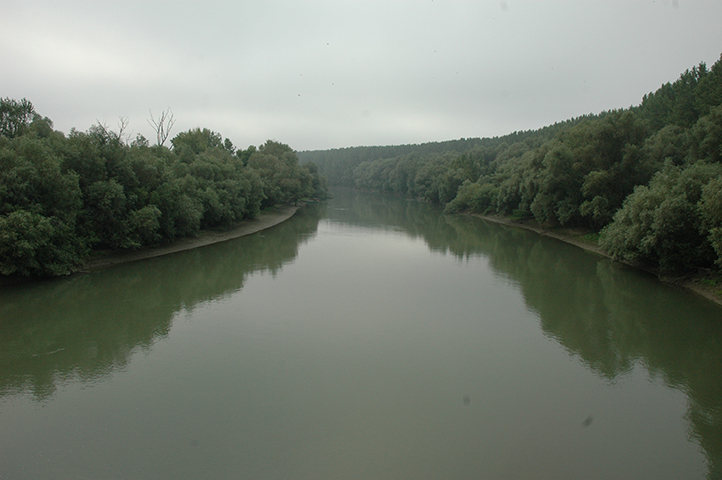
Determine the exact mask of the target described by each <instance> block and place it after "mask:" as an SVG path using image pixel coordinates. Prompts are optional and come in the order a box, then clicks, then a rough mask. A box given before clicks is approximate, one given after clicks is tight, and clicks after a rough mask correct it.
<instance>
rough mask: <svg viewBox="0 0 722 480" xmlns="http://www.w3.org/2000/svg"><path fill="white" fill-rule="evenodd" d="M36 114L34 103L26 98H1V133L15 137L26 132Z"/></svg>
mask: <svg viewBox="0 0 722 480" xmlns="http://www.w3.org/2000/svg"><path fill="white" fill-rule="evenodd" d="M34 114H35V108H34V107H33V104H32V103H30V102H29V101H27V100H26V99H24V98H23V99H22V100H19V101H18V100H12V99H10V98H0V135H2V136H5V137H8V138H15V137H18V136H20V135H22V134H24V133H25V132H26V131H27V130H28V127H29V125H30V122H31V120H32V119H33V115H34Z"/></svg>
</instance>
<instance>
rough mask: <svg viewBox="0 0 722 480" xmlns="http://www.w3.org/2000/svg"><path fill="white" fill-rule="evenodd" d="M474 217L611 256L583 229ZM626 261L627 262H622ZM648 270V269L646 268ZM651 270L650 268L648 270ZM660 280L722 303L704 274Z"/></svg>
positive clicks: (717, 289) (719, 293)
mask: <svg viewBox="0 0 722 480" xmlns="http://www.w3.org/2000/svg"><path fill="white" fill-rule="evenodd" d="M469 215H471V216H472V217H478V218H483V219H484V220H488V221H490V222H494V223H501V224H503V225H509V226H512V227H519V228H523V229H525V230H531V231H533V232H536V233H538V234H540V235H545V236H547V237H551V238H555V239H557V240H561V241H562V242H566V243H570V244H572V245H575V246H577V247H580V248H583V249H585V250H588V251H590V252H594V253H596V254H598V255H602V256H604V257H607V258H610V259H611V256H610V255H608V254H607V253H605V252H604V250H602V249H601V248H599V246H598V245H597V244H596V243H594V242H591V241H589V240H586V239H585V238H584V237H585V236H586V235H587V234H588V233H589V232H586V231H582V230H575V229H571V228H548V227H545V226H544V225H541V224H540V223H538V222H537V221H535V220H533V219H525V220H514V219H511V218H505V217H497V216H493V215H480V214H476V213H472V214H469ZM622 263H626V262H622ZM626 264H627V265H630V266H632V267H634V268H641V267H639V265H632V264H629V263H626ZM644 270H646V269H644ZM647 271H649V270H647ZM650 273H653V274H655V275H657V273H656V272H650ZM657 277H658V278H659V280H660V281H662V282H665V283H671V284H673V285H678V286H680V287H683V288H686V289H689V290H692V291H694V292H695V293H698V294H700V295H702V296H703V297H705V298H707V299H709V300H712V301H713V302H715V303H717V304H719V305H722V288H721V286H720V285H715V284H714V283H715V282H710V283H712V284H707V283H705V280H706V278H705V277H704V276H702V275H700V276H692V277H685V278H666V277H660V276H659V275H657Z"/></svg>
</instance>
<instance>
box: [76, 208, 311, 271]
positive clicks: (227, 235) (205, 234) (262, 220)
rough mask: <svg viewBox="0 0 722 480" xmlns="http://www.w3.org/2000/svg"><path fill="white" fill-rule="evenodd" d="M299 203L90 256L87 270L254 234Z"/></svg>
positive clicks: (290, 213)
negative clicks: (162, 241)
mask: <svg viewBox="0 0 722 480" xmlns="http://www.w3.org/2000/svg"><path fill="white" fill-rule="evenodd" d="M298 208H299V207H295V206H278V207H274V208H273V209H268V210H266V211H264V212H263V213H262V214H261V215H259V216H258V218H254V219H253V220H244V221H243V222H241V223H239V224H237V225H235V226H233V227H230V228H229V229H227V230H204V231H202V232H201V233H200V234H198V236H197V237H187V238H181V239H179V240H177V241H175V242H173V243H172V244H170V245H164V246H160V247H153V248H142V249H140V250H134V251H130V252H122V253H115V252H113V253H108V254H101V255H96V256H93V257H91V258H90V260H88V263H87V264H86V265H85V267H84V268H83V271H86V272H87V271H92V270H98V269H101V268H107V267H112V266H113V265H118V264H121V263H129V262H136V261H138V260H144V259H146V258H153V257H160V256H162V255H168V254H171V253H176V252H182V251H184V250H191V249H193V248H198V247H204V246H206V245H211V244H214V243H219V242H225V241H227V240H232V239H234V238H238V237H242V236H244V235H250V234H252V233H256V232H259V231H261V230H265V229H267V228H271V227H273V226H274V225H278V224H279V223H281V222H284V221H286V220H288V219H289V218H291V217H292V216H293V214H294V213H296V210H298Z"/></svg>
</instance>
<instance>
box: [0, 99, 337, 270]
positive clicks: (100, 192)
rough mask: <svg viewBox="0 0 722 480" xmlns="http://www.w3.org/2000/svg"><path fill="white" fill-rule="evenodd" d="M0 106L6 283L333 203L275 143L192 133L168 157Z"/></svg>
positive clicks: (0, 266)
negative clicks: (316, 202)
mask: <svg viewBox="0 0 722 480" xmlns="http://www.w3.org/2000/svg"><path fill="white" fill-rule="evenodd" d="M2 102H3V103H2V108H5V110H4V112H5V113H6V114H5V116H4V117H3V119H4V120H3V121H5V124H3V125H5V128H6V130H4V131H3V134H2V135H0V255H1V259H0V274H3V275H11V274H12V275H23V276H53V275H65V274H68V273H70V272H72V271H73V270H74V269H76V268H77V267H78V266H80V265H82V263H83V262H84V261H85V260H86V258H87V256H88V254H89V251H90V250H89V249H90V248H102V249H134V248H140V247H143V246H146V245H156V244H159V243H162V242H168V241H171V240H173V239H174V238H176V237H180V236H192V235H197V234H198V232H199V231H200V230H201V229H203V228H213V227H222V226H225V225H231V224H233V223H235V222H238V221H240V220H242V219H245V218H253V217H254V216H256V215H258V213H259V212H260V210H261V207H262V206H266V205H273V204H275V203H292V202H296V201H298V200H299V199H301V198H314V197H316V198H319V197H325V196H326V195H327V192H326V188H327V187H326V182H325V179H324V178H323V177H321V176H320V175H319V173H318V169H317V167H316V166H315V165H313V164H312V163H307V164H304V165H300V164H299V162H298V158H297V156H296V153H295V152H294V151H293V150H292V149H291V148H290V147H289V146H288V145H284V144H282V143H279V142H275V141H268V142H267V143H266V144H264V145H263V146H262V147H261V149H259V150H258V151H257V150H256V148H255V147H249V148H248V149H247V150H237V149H236V148H235V147H234V146H233V144H232V142H230V140H228V139H225V141H224V140H222V137H221V136H220V135H219V134H217V133H215V132H212V131H210V130H208V129H195V130H190V131H188V132H182V133H180V134H178V135H177V136H176V137H175V138H174V139H173V140H172V144H173V147H174V148H173V150H170V149H168V148H165V147H163V146H154V147H150V146H149V142H148V141H147V139H145V138H144V137H142V136H138V137H136V139H135V140H134V141H133V142H132V143H131V144H130V145H128V144H127V143H126V142H124V141H123V140H122V139H121V137H120V135H119V134H117V133H115V132H113V131H111V130H109V129H108V128H107V127H105V126H104V125H100V124H98V125H94V126H92V127H91V128H90V129H89V130H88V131H87V132H77V131H75V130H72V131H71V132H70V134H69V135H68V137H65V136H64V135H63V134H62V133H60V132H55V131H53V130H52V122H51V121H50V120H49V119H47V118H43V117H40V116H39V115H37V114H35V113H34V111H33V110H32V106H31V105H30V103H29V102H26V101H23V102H15V101H10V100H3V101H2ZM23 108H24V109H25V110H22V109H23ZM13 109H15V110H13ZM16 110H18V111H20V113H22V115H20V114H18V113H17V112H16ZM7 112H10V113H7ZM23 112H24V113H23ZM13 115H14V116H13ZM30 119H32V121H30ZM251 158H253V159H254V160H253V161H251ZM249 164H251V165H249Z"/></svg>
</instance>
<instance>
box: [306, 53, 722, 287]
mask: <svg viewBox="0 0 722 480" xmlns="http://www.w3.org/2000/svg"><path fill="white" fill-rule="evenodd" d="M299 157H300V158H301V159H303V160H306V161H314V162H315V163H316V164H317V165H318V167H319V171H320V172H321V173H322V174H326V175H327V176H328V178H329V181H330V182H331V183H332V184H336V185H346V186H354V187H359V188H365V189H374V190H380V191H386V192H394V193H397V194H403V195H409V196H413V197H417V198H421V199H424V200H426V201H428V202H431V203H435V204H441V205H445V208H446V212H448V213H458V212H472V213H481V214H492V215H504V216H511V217H516V218H525V217H529V218H531V217H533V218H534V219H536V220H537V221H538V222H540V223H542V224H546V225H551V226H563V227H577V228H584V229H587V230H590V231H594V232H599V233H600V239H599V245H600V246H601V247H602V248H603V249H604V250H606V251H607V252H609V253H610V254H611V255H612V256H614V257H615V258H618V259H622V260H625V261H631V262H635V263H638V264H641V265H643V266H646V267H649V268H653V269H656V270H657V271H659V272H660V273H661V274H664V275H684V274H687V273H695V272H698V271H699V270H700V269H703V270H705V271H708V270H714V271H719V269H720V267H722V57H721V58H720V60H718V61H717V62H716V63H715V64H714V65H713V66H712V67H711V68H708V67H707V65H705V64H704V63H701V64H699V65H698V66H696V67H693V68H692V69H691V70H687V71H685V72H684V73H683V74H682V75H681V76H680V77H679V79H678V80H677V81H675V82H674V83H666V84H664V85H662V86H661V88H659V89H658V90H657V91H656V92H653V93H649V94H647V95H645V96H644V97H643V99H642V102H641V103H640V104H639V105H637V106H633V107H630V108H627V109H620V110H612V111H606V112H602V113H599V114H595V115H587V116H583V117H579V118H575V119H570V120H568V121H565V122H561V123H557V124H554V125H551V126H548V127H545V128H541V129H539V130H535V131H525V132H515V133H512V134H510V135H506V136H503V137H494V138H477V139H461V140H456V141H449V142H440V143H428V144H422V145H404V146H396V147H356V148H346V149H336V150H328V151H317V152H300V153H299Z"/></svg>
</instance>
